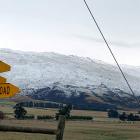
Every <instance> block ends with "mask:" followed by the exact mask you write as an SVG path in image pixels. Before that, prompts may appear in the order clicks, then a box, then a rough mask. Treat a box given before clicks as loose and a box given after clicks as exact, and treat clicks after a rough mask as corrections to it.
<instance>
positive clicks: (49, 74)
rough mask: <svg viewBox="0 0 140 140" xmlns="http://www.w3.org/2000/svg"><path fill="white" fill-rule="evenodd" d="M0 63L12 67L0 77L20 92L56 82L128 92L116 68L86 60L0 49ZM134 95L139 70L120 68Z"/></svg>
mask: <svg viewBox="0 0 140 140" xmlns="http://www.w3.org/2000/svg"><path fill="white" fill-rule="evenodd" d="M0 60H2V61H5V62H6V63H8V64H10V65H11V66H12V70H11V71H10V72H6V73H2V74H1V75H2V76H5V77H7V79H8V81H9V82H11V83H14V84H16V85H18V86H19V87H21V88H22V89H27V88H28V89H30V88H33V89H39V88H44V87H46V86H48V85H50V86H51V85H52V84H53V83H56V82H59V83H61V84H63V85H74V86H84V87H86V86H89V85H100V84H104V85H106V86H107V87H109V88H119V89H121V90H124V91H126V92H129V89H128V87H127V85H126V83H125V81H124V79H123V78H122V76H121V74H120V72H119V70H118V68H117V67H116V66H114V65H110V64H107V63H104V62H102V61H99V60H92V59H90V58H84V57H77V56H73V55H70V56H66V55H61V54H56V53H53V52H44V53H35V52H22V51H13V50H9V49H0ZM123 69H124V71H125V75H126V77H127V78H128V80H129V82H130V84H131V86H132V88H133V89H134V91H135V92H136V93H137V94H139V93H140V86H139V83H140V67H132V66H129V67H128V66H125V65H123Z"/></svg>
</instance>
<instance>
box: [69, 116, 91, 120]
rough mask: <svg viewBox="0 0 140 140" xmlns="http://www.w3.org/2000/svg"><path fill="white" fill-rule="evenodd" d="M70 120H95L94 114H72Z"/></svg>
mask: <svg viewBox="0 0 140 140" xmlns="http://www.w3.org/2000/svg"><path fill="white" fill-rule="evenodd" d="M68 119H69V120H93V117H92V116H70V117H69V118H68Z"/></svg>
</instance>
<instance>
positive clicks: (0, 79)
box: [0, 76, 6, 84]
mask: <svg viewBox="0 0 140 140" xmlns="http://www.w3.org/2000/svg"><path fill="white" fill-rule="evenodd" d="M1 83H6V78H4V77H1V76H0V84H1Z"/></svg>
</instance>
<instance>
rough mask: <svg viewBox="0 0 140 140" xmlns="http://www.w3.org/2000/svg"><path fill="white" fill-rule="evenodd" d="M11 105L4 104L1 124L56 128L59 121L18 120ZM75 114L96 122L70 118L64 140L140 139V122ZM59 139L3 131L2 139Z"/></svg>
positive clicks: (46, 112)
mask: <svg viewBox="0 0 140 140" xmlns="http://www.w3.org/2000/svg"><path fill="white" fill-rule="evenodd" d="M9 105H10V104H8V105H7V104H6V105H4V104H3V105H0V110H1V111H3V112H5V113H6V114H7V115H6V116H7V118H6V120H2V121H1V124H8V125H17V126H21V125H22V126H34V127H43V128H46V127H47V128H55V127H56V122H55V121H52V120H50V121H39V120H15V119H14V117H13V109H12V107H10V106H9ZM26 109H27V111H28V114H32V115H55V113H56V112H57V109H48V110H43V109H31V108H26ZM72 115H89V116H93V117H94V121H67V122H66V129H65V133H64V140H139V139H140V133H139V132H140V122H135V123H132V122H120V121H119V120H117V119H109V118H107V113H106V112H97V111H80V110H74V111H72ZM19 139H20V140H55V136H50V135H43V134H25V133H9V132H6V133H4V132H0V140H19Z"/></svg>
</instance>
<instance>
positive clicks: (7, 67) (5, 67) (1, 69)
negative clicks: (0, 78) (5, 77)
mask: <svg viewBox="0 0 140 140" xmlns="http://www.w3.org/2000/svg"><path fill="white" fill-rule="evenodd" d="M10 69H11V66H10V65H8V64H6V63H4V62H2V61H0V72H6V71H10Z"/></svg>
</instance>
